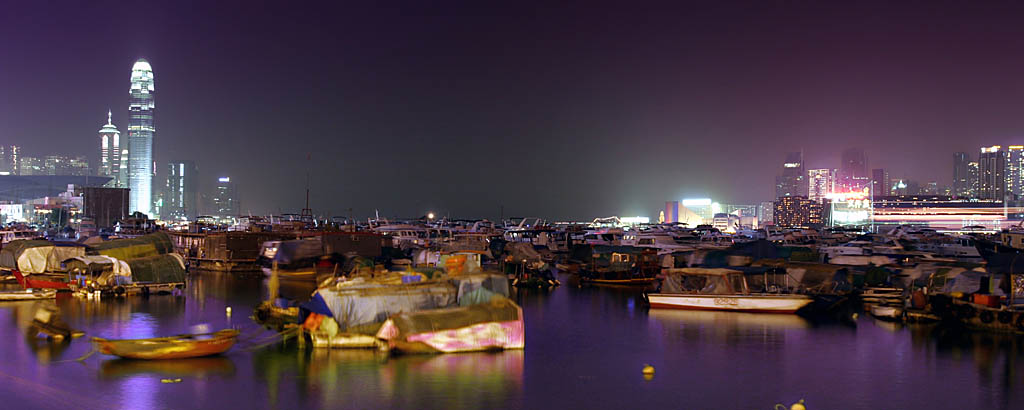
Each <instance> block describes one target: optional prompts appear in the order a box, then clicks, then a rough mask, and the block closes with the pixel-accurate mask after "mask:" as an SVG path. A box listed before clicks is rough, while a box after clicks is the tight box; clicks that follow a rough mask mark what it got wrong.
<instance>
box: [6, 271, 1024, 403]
mask: <svg viewBox="0 0 1024 410" xmlns="http://www.w3.org/2000/svg"><path fill="white" fill-rule="evenodd" d="M563 282H566V281H564V280H563ZM189 285H190V286H189V287H188V289H187V290H186V291H185V292H184V293H183V294H182V295H179V296H170V295H168V296H164V295H158V296H152V297H150V298H148V299H144V298H141V297H137V298H129V299H125V300H113V299H111V300H103V301H100V302H96V301H91V300H85V299H76V298H72V297H61V298H59V299H58V300H57V301H56V302H0V346H2V347H3V350H4V353H3V355H2V359H0V398H2V399H3V400H5V403H4V404H3V405H0V407H2V408H19V409H21V408H61V409H64V408H96V409H100V408H133V409H154V408H174V409H183V408H280V409H291V408H321V407H324V408H356V409H368V408H417V409H422V408H438V409H440V408H446V409H448V408H531V409H533V408H688V409H702V408H706V409H771V408H773V406H774V404H775V403H786V404H790V403H792V402H794V401H796V400H798V399H801V398H803V399H805V400H806V401H807V405H808V408H809V409H814V410H816V409H910V408H930V409H978V408H993V409H1021V408H1024V340H1022V339H1019V338H1016V337H1007V336H996V335H988V334H982V333H957V332H948V331H944V330H943V329H941V328H935V327H899V326H894V325H889V324H885V323H881V322H876V321H874V320H872V319H870V318H865V317H861V318H860V320H859V321H858V323H857V326H856V327H849V326H841V325H827V324H818V325H812V324H810V323H808V322H806V321H804V320H803V319H800V318H798V317H796V316H781V315H751V314H730V313H714V312H684V311H650V312H648V310H647V309H646V308H644V307H642V305H641V303H640V301H641V296H640V295H639V294H637V293H633V292H628V291H621V290H612V289H601V288H575V287H570V286H563V287H561V288H559V289H556V290H554V291H551V292H537V291H534V292H520V293H519V294H517V295H516V299H517V300H518V302H519V303H520V304H521V305H522V306H523V309H524V312H525V315H526V326H527V334H526V337H527V339H526V340H527V342H526V350H525V351H518V352H504V353H474V354H456V355H436V356H404V357H397V358H395V357H387V356H384V355H381V354H379V353H377V352H374V351H341V350H330V351H328V350H324V351H320V350H316V351H312V350H306V349H299V348H297V347H296V346H295V345H294V344H280V343H278V344H273V345H270V346H267V347H264V348H261V349H256V350H251V351H250V350H247V349H244V347H245V346H248V345H251V344H252V342H251V339H252V338H258V337H260V336H266V335H270V334H272V333H270V332H266V331H263V330H261V329H260V328H259V327H258V326H256V325H255V324H254V323H252V321H251V320H250V319H249V318H248V317H249V315H250V314H251V311H252V307H253V306H255V305H256V303H257V302H258V301H259V300H260V299H262V298H263V297H264V295H265V292H266V290H265V287H264V283H263V281H262V280H261V279H259V278H256V279H236V278H231V277H228V276H223V275H214V274H204V275H199V276H196V277H193V278H192V279H191V280H190V283H189ZM310 291H311V288H307V287H302V286H297V287H296V286H288V285H285V288H284V289H283V290H282V293H283V294H284V295H287V296H294V297H299V296H302V295H308V293H309V292H310ZM42 303H56V305H57V306H58V307H60V309H61V311H62V318H63V319H64V320H65V321H66V322H67V323H69V324H70V325H72V326H73V327H76V328H79V329H82V330H84V331H86V333H87V335H86V337H84V338H79V339H76V340H74V341H72V342H70V343H66V344H62V345H52V344H50V343H48V342H46V341H43V340H39V339H35V338H33V337H31V336H28V335H26V330H25V329H26V328H27V325H28V323H29V322H30V321H31V318H32V315H33V313H34V312H35V310H36V309H37V308H38V307H39V306H40V305H41V304H42ZM227 306H230V307H232V316H230V317H228V316H227V315H226V314H225V307H227ZM204 323H205V324H208V325H209V326H210V327H211V328H214V329H216V328H221V327H228V326H234V327H238V328H240V329H241V330H242V332H243V338H244V340H243V341H242V342H240V345H239V346H236V348H235V349H233V350H232V351H231V352H229V354H227V355H225V356H223V357H214V358H206V359H194V360H189V361H174V362H165V363H161V362H133V361H123V360H117V359H113V358H111V357H107V356H102V355H99V354H96V355H93V356H91V357H89V358H88V359H87V360H85V362H84V364H83V363H77V362H61V361H65V360H73V359H75V358H77V357H80V356H81V355H83V354H85V353H88V352H89V351H90V349H91V346H90V345H89V343H88V337H91V336H104V337H149V336H159V335H173V334H179V333H186V332H189V331H190V328H191V326H194V325H197V324H204ZM645 363H649V364H651V365H653V366H655V368H656V370H657V372H656V375H655V376H654V378H653V379H652V380H649V381H648V380H644V378H643V377H642V376H641V373H640V370H641V368H642V366H643V365H644V364H645ZM164 378H181V379H182V381H181V382H180V383H173V384H166V383H162V382H161V379H164Z"/></svg>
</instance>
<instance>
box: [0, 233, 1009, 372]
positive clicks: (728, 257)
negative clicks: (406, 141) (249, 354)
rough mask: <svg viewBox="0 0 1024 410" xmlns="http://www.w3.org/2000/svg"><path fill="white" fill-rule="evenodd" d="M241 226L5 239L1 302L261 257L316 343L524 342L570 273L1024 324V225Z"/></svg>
mask: <svg viewBox="0 0 1024 410" xmlns="http://www.w3.org/2000/svg"><path fill="white" fill-rule="evenodd" d="M242 228H244V229H236V230H204V231H201V232H179V231H158V232H153V233H149V234H145V235H138V236H135V237H131V238H119V239H113V240H103V241H93V242H90V241H85V242H81V243H80V242H75V243H68V242H60V241H47V240H39V239H31V240H20V239H19V240H13V241H11V242H9V243H6V244H4V247H3V249H0V268H2V269H4V270H5V272H7V273H6V274H8V275H10V279H12V280H16V281H17V282H18V283H19V284H20V285H21V287H22V288H23V289H22V290H16V291H4V292H0V300H34V299H41V298H53V297H55V295H56V292H57V291H70V292H74V293H75V294H77V295H81V296H83V297H92V298H95V297H99V298H105V297H111V296H116V297H120V296H125V297H127V296H131V295H133V294H152V293H161V292H163V293H166V292H173V291H174V290H175V289H180V288H183V287H184V284H185V272H186V270H188V271H195V272H199V271H205V270H213V271H222V272H227V273H229V274H244V273H247V272H251V273H256V274H258V275H266V276H267V277H269V280H270V288H271V289H272V295H271V298H269V299H268V300H267V301H265V302H263V303H262V304H260V305H259V306H258V307H256V309H255V310H254V315H253V318H254V319H255V320H256V321H257V322H259V323H261V324H263V325H264V326H266V327H267V328H271V329H274V330H276V331H279V332H282V333H283V334H290V335H298V336H299V340H301V341H305V342H308V343H309V344H310V345H312V346H313V347H315V348H378V349H383V350H390V351H394V352H434V353H438V352H443V353H448V352H465V351H480V350H495V349H521V348H523V346H524V345H525V326H524V323H523V315H522V309H521V308H520V307H519V306H518V305H517V304H516V303H515V302H513V300H512V299H513V297H512V296H513V292H515V289H516V288H554V287H557V286H559V285H561V284H562V280H568V281H569V283H571V284H573V285H574V286H615V287H629V288H633V289H637V290H638V291H642V292H643V293H644V296H645V300H646V301H647V302H648V303H649V306H650V308H652V309H693V310H719V311H733V312H748V313H786V314H791V313H799V314H803V315H806V316H809V317H831V318H836V319H839V320H849V319H850V318H851V317H855V316H852V315H853V313H854V312H856V311H858V309H859V308H860V307H861V306H863V307H864V310H865V311H867V312H869V313H870V314H872V315H873V316H875V317H877V318H879V319H882V320H892V321H901V322H927V321H935V322H940V321H941V322H945V323H951V324H956V325H962V326H967V327H971V328H981V329H991V330H997V331H1011V332H1021V333H1024V309H1022V308H1021V306H1019V305H1018V304H1017V303H1016V302H1017V300H1018V296H1019V295H1020V294H1021V291H1022V290H1021V289H1022V286H1024V279H1022V277H1021V276H1020V275H1015V271H1014V266H1013V260H1015V258H1016V255H1017V254H1018V252H1020V250H1018V248H1015V247H1013V246H1012V245H1013V241H1012V240H1010V239H1007V238H1004V237H1003V236H1004V235H1015V233H1013V232H1004V233H1001V234H996V235H981V234H971V235H953V234H945V233H940V232H938V231H936V230H930V229H913V228H910V227H898V228H896V229H894V230H891V231H889V232H887V233H884V234H881V233H863V232H854V231H848V230H810V229H791V230H786V231H775V230H761V231H752V232H743V233H739V234H727V233H722V232H719V231H718V230H716V229H714V228H712V227H709V226H699V227H697V228H688V227H685V226H681V225H674V224H657V225H642V226H631V227H628V228H624V227H619V226H608V225H602V224H598V223H595V224H549V223H545V222H544V221H542V220H539V219H533V220H527V219H523V220H521V221H520V222H519V223H518V224H505V225H504V226H498V225H496V224H493V223H490V222H487V221H474V222H472V223H467V222H461V223H460V222H449V221H443V220H442V221H440V222H434V221H428V220H420V221H411V222H405V223H385V222H377V221H370V223H368V224H365V225H360V226H357V225H344V226H340V227H338V226H333V227H330V228H323V227H319V228H316V227H312V226H310V225H309V224H306V225H301V224H294V223H292V224H266V223H258V221H251V222H250V223H249V224H248V225H247V226H244V227H242ZM1018 242H1020V241H1018ZM1022 244H1024V242H1022ZM288 281H292V282H306V283H309V284H310V285H312V286H313V287H314V288H315V289H316V290H315V291H313V292H312V294H311V295H310V297H309V298H308V300H305V298H303V300H295V301H284V300H282V299H279V298H277V297H276V289H277V288H278V286H279V284H280V283H282V282H288ZM229 333H230V332H226V333H225V332H221V333H212V334H203V335H190V336H178V337H174V338H171V339H153V340H149V341H146V342H145V343H143V342H139V343H140V344H147V343H148V345H151V346H157V345H164V346H165V347H166V349H164V350H161V351H165V353H166V354H163V357H165V358H167V357H178V356H174V355H177V354H181V353H175V354H174V355H172V354H170V353H167V352H171V351H177V350H175V349H178V350H181V349H184V347H182V346H187V347H188V349H192V350H193V352H194V353H195V354H199V355H202V354H209V352H212V353H217V352H216V350H217V349H215V348H213V347H212V346H214V345H216V346H220V347H224V346H227V348H230V344H228V343H227V342H224V340H228V339H230V340H231V341H233V340H234V338H235V337H236V336H237V332H236V333H234V334H233V335H232V334H229ZM172 339H173V340H172ZM211 339H215V340H221V342H214V341H211ZM95 342H96V343H97V346H101V350H102V351H105V352H115V351H119V350H118V348H117V346H122V348H121V349H120V351H122V352H128V353H126V354H125V356H126V357H128V355H134V356H137V357H142V356H145V354H144V353H139V352H134V353H133V352H130V350H131V349H125V348H124V346H130V345H131V342H130V341H110V340H102V339H97V340H95ZM174 346H178V347H177V348H173V347H174ZM161 349H163V348H161ZM143 350H145V349H143ZM225 350H226V349H225ZM203 352H208V353H203ZM184 354H186V355H187V354H190V353H184ZM156 356H161V354H156Z"/></svg>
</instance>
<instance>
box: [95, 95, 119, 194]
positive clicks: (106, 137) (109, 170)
mask: <svg viewBox="0 0 1024 410" xmlns="http://www.w3.org/2000/svg"><path fill="white" fill-rule="evenodd" d="M99 174H100V176H104V177H112V178H114V179H112V180H111V181H110V182H109V186H110V187H113V188H121V187H123V186H124V181H123V180H122V179H121V177H122V174H121V131H118V130H117V127H116V126H114V124H113V113H111V112H110V110H107V123H106V125H104V126H103V128H100V169H99Z"/></svg>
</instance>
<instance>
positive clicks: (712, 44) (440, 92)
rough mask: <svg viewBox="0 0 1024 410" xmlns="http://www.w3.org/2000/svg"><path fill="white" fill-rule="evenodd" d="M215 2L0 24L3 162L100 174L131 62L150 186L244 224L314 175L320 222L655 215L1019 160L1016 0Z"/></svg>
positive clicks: (297, 195) (11, 17) (71, 8)
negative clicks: (678, 207)
mask: <svg viewBox="0 0 1024 410" xmlns="http://www.w3.org/2000/svg"><path fill="white" fill-rule="evenodd" d="M210 3H213V2H195V3H192V4H188V3H185V2H167V3H166V4H148V3H147V4H145V5H143V4H141V2H68V3H60V2H55V3H47V4H46V5H42V4H37V2H20V3H18V4H6V5H4V6H2V7H0V8H2V10H0V90H2V95H3V98H2V99H0V144H3V145H11V144H14V145H20V146H22V148H23V152H24V154H23V155H27V156H43V155H46V154H50V153H59V154H78V155H81V154H86V155H89V156H90V158H91V161H92V162H93V163H95V162H96V161H97V158H98V155H99V154H98V144H99V142H98V137H97V134H96V132H97V130H98V129H99V128H100V126H101V125H102V124H103V123H105V121H106V112H107V108H108V107H109V108H111V109H113V111H114V123H115V124H116V125H117V126H118V127H119V128H120V129H121V131H122V132H125V130H126V126H127V107H128V86H129V74H130V69H131V66H132V63H133V62H134V61H135V60H136V59H137V58H139V57H144V58H146V59H147V60H149V61H150V62H151V63H152V65H153V68H154V74H155V77H156V109H157V111H156V128H157V135H156V140H155V143H154V152H155V154H154V156H155V159H156V161H157V169H158V170H159V171H160V172H161V175H159V176H158V179H157V182H156V183H155V184H154V186H160V185H161V184H160V181H161V179H160V178H162V176H163V175H162V172H163V169H164V167H166V162H167V161H170V160H177V159H193V160H195V161H196V162H197V164H198V165H199V168H200V171H201V172H202V174H203V177H204V180H205V181H214V180H215V179H216V177H217V176H221V175H229V176H231V177H232V179H233V180H235V181H238V183H239V189H240V193H241V201H242V208H243V212H248V211H251V212H252V213H266V212H279V211H284V212H297V211H298V210H299V208H301V207H302V201H303V186H304V184H305V175H306V171H307V169H308V170H310V171H311V172H312V174H313V177H312V207H313V208H314V211H315V212H317V213H321V214H325V213H328V212H329V213H331V214H347V213H348V211H347V209H348V208H353V209H354V211H353V212H354V213H355V214H356V215H363V216H365V215H369V214H372V213H373V210H374V209H380V212H381V215H382V216H409V217H412V216H418V215H422V214H424V213H425V212H426V211H427V210H435V211H438V212H441V213H450V214H451V215H452V216H453V217H467V218H468V217H488V218H496V217H497V216H498V213H499V207H501V206H504V212H505V215H506V216H509V215H524V216H525V215H536V216H544V217H549V218H580V219H582V218H591V217H594V216H606V215H612V214H621V215H625V214H641V215H647V216H651V217H656V216H657V210H658V209H659V208H660V207H661V206H662V205H663V203H664V201H665V200H668V199H678V198H680V197H682V196H684V195H685V196H712V197H714V198H715V199H716V200H718V201H720V202H723V203H754V202H757V201H762V200H769V199H771V196H772V195H773V193H774V186H773V183H774V176H775V174H776V173H778V172H779V170H780V164H781V163H782V161H783V158H784V155H785V152H786V151H797V150H801V149H802V150H803V151H804V152H805V161H806V164H807V166H808V167H810V168H815V167H838V163H839V154H840V152H841V151H842V149H843V148H846V147H850V146H859V147H863V148H865V149H866V150H867V153H868V156H869V159H870V164H869V165H870V166H871V167H884V168H887V169H889V170H890V173H891V174H892V175H893V176H896V177H910V178H913V179H916V180H919V181H922V182H926V181H930V180H937V181H938V182H939V183H940V184H949V183H950V180H951V176H952V163H953V152H955V151H967V152H969V153H971V154H972V155H973V156H975V157H976V156H977V151H978V148H979V147H981V146H983V145H993V144H1002V145H1007V144H1011V143H1016V144H1020V143H1024V115H1021V111H1022V109H1024V104H1022V103H1021V101H1024V80H1022V78H1024V75H1022V73H1024V24H1021V21H1024V10H1021V6H1017V5H1012V3H1007V4H1008V5H1006V6H999V5H991V4H988V3H986V5H984V6H979V4H978V3H962V5H957V4H953V3H943V5H935V4H933V3H932V2H916V3H908V4H900V5H892V4H888V3H875V4H867V3H861V4H858V5H854V6H847V5H824V4H818V3H806V4H803V5H801V6H800V7H797V6H796V5H795V4H794V3H789V2H787V3H782V4H778V5H773V4H768V3H766V2H754V3H751V4H740V3H728V4H726V3H724V2H722V3H719V2H710V3H709V2H702V3H694V4H684V3H668V5H667V6H666V7H667V8H666V7H653V6H652V7H641V6H636V7H634V5H633V4H632V3H630V10H623V9H622V8H621V7H622V6H623V5H624V4H625V3H618V4H615V3H609V4H607V5H601V4H598V3H590V2H587V3H579V4H578V5H577V6H554V5H552V4H551V3H549V2H539V3H536V4H534V5H529V4H527V3H524V2H514V3H510V4H509V5H507V6H495V5H492V4H483V3H478V2H477V3H474V2H468V3H467V4H455V3H445V2H442V3H432V4H430V5H425V4H423V2H410V4H409V5H402V4H398V3H391V4H387V5H379V6H377V5H367V4H363V3H357V4H343V3H340V2H332V3H328V4H325V5H322V6H317V5H313V4H312V3H305V2H298V3H295V2H282V3H276V4H274V5H259V4H257V3H252V2H237V3H226V2H216V4H210ZM310 153H312V155H311V160H309V161H307V160H306V158H307V155H308V154H310ZM206 185H207V187H208V186H210V185H212V183H211V184H206Z"/></svg>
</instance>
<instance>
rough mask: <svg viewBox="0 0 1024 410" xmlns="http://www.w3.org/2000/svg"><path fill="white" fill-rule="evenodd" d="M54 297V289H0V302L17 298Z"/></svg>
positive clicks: (55, 295) (55, 292)
mask: <svg viewBox="0 0 1024 410" xmlns="http://www.w3.org/2000/svg"><path fill="white" fill-rule="evenodd" d="M56 297H57V290H56V289H26V290H2V291H0V302H6V301H17V300H39V299H53V298H56Z"/></svg>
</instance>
